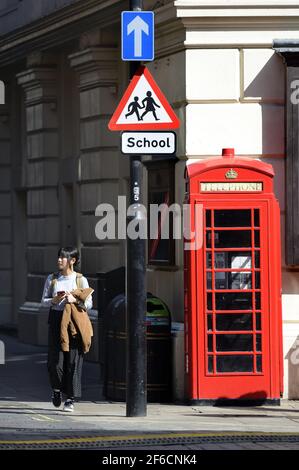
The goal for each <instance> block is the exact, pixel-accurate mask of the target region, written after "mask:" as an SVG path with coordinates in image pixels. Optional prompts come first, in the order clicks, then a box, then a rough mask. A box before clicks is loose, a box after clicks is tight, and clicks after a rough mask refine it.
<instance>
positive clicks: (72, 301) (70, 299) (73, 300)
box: [66, 292, 77, 304]
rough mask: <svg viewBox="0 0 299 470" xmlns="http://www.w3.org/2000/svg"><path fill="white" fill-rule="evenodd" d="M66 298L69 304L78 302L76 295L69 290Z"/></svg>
mask: <svg viewBox="0 0 299 470" xmlns="http://www.w3.org/2000/svg"><path fill="white" fill-rule="evenodd" d="M66 298H67V301H68V303H69V304H75V303H76V302H77V299H76V297H74V296H73V295H72V294H71V293H70V292H67V294H66Z"/></svg>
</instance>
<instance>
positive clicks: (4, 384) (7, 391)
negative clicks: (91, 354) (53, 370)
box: [0, 330, 104, 402]
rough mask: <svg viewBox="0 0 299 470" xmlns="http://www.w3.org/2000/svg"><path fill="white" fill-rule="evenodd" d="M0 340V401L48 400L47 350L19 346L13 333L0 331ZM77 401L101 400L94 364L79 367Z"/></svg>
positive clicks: (97, 370)
mask: <svg viewBox="0 0 299 470" xmlns="http://www.w3.org/2000/svg"><path fill="white" fill-rule="evenodd" d="M0 340H1V341H3V343H4V345H5V363H4V364H0V400H1V401H10V402H13V401H21V402H27V401H30V402H32V401H35V402H39V401H40V402H45V401H50V397H51V392H52V391H51V387H50V385H49V381H48V372H47V347H45V346H34V345H31V344H24V343H21V342H20V341H19V340H18V338H17V336H16V334H15V332H14V331H13V330H12V331H9V332H8V331H2V330H0ZM81 401H82V402H84V401H104V399H103V395H102V384H101V374H100V366H99V364H97V363H91V362H87V361H85V362H84V364H83V373H82V399H81V400H80V402H81Z"/></svg>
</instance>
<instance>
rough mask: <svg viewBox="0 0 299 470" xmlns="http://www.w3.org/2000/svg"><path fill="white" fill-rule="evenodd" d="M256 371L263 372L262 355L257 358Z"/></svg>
mask: <svg viewBox="0 0 299 470" xmlns="http://www.w3.org/2000/svg"><path fill="white" fill-rule="evenodd" d="M256 371H257V372H262V356H261V355H260V354H259V355H258V356H256Z"/></svg>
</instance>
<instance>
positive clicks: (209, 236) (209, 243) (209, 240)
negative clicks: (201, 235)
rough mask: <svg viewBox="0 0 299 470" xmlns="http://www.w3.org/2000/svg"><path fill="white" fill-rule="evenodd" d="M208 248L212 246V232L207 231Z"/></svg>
mask: <svg viewBox="0 0 299 470" xmlns="http://www.w3.org/2000/svg"><path fill="white" fill-rule="evenodd" d="M206 246H207V248H211V246H212V232H210V231H207V233H206Z"/></svg>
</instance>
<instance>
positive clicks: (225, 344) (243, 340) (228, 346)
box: [216, 334, 253, 352]
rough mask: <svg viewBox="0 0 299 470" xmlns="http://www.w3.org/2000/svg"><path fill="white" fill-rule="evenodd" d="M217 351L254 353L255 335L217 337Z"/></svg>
mask: <svg viewBox="0 0 299 470" xmlns="http://www.w3.org/2000/svg"><path fill="white" fill-rule="evenodd" d="M216 350H217V351H223V352H224V351H252V350H253V335H252V334H251V335H247V334H239V335H238V334H236V335H231V334H225V335H216Z"/></svg>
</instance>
